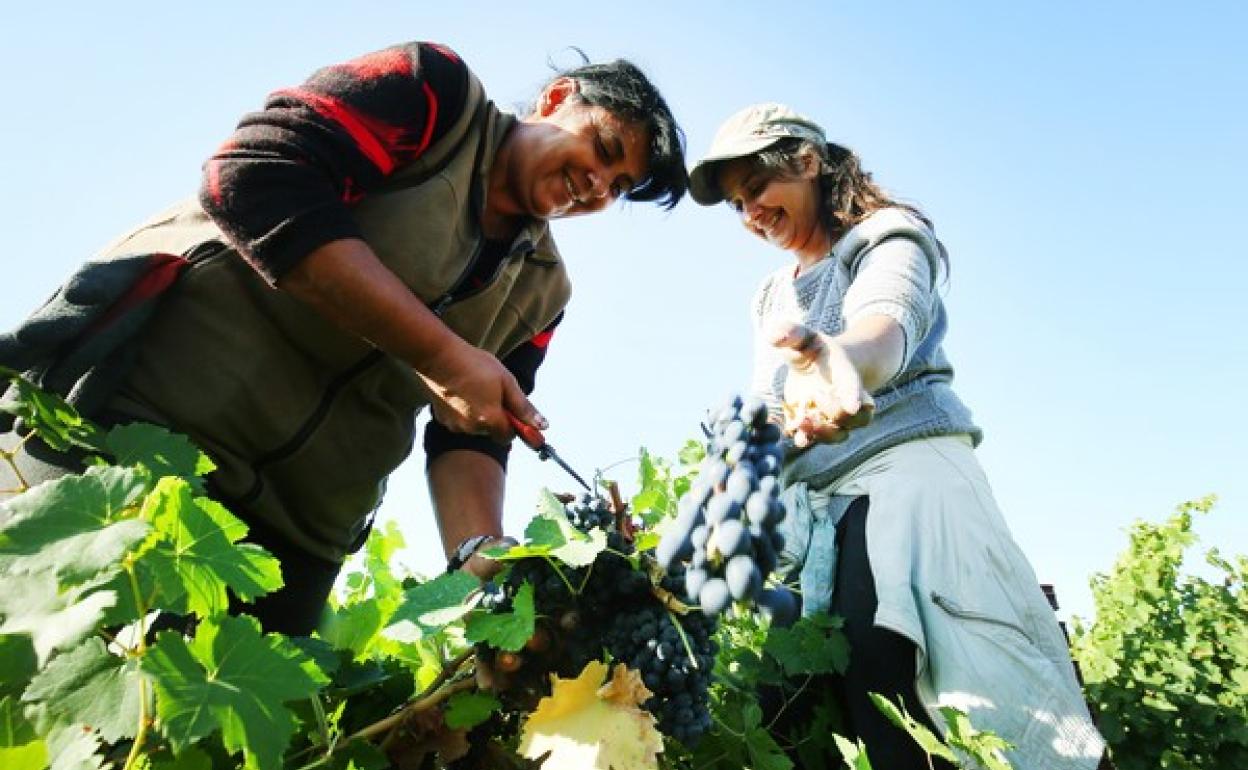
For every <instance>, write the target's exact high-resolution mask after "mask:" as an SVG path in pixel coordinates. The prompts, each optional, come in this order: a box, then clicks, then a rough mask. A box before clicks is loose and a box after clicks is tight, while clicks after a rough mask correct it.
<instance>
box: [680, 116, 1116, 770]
mask: <svg viewBox="0 0 1248 770" xmlns="http://www.w3.org/2000/svg"><path fill="white" fill-rule="evenodd" d="M690 193H691V194H692V196H693V198H694V199H695V200H696V201H698V202H699V203H701V204H703V205H710V204H714V203H718V202H721V201H726V202H727V203H728V204H729V205H730V206H731V207H732V208H733V210H734V211H736V212H737V213H738V215H739V216H740V218H741V221H742V223H743V224H744V225H745V227H746V229H747V230H749V231H750V232H751V233H753V234H755V235H757V236H758V237H761V238H763V239H764V240H766V241H768V242H769V243H772V244H773V245H775V246H777V247H778V248H780V249H783V250H785V251H787V252H788V253H789V254H790V255H791V256H792V257H793V260H792V261H791V262H789V263H788V264H786V265H785V266H784V267H782V268H781V269H779V270H777V271H775V272H774V273H772V274H771V275H769V276H768V277H767V278H765V279H764V280H763V283H762V285H761V287H760V288H759V291H758V293H757V294H756V295H755V297H754V300H753V305H752V310H753V317H754V319H753V320H754V325H755V331H756V345H755V361H754V379H753V390H754V391H755V393H756V394H757V395H758V396H760V397H761V398H763V399H765V400H766V401H767V403H768V405H769V408H770V410H771V413H772V417H773V419H774V420H775V421H777V422H782V423H783V424H784V425H785V428H786V431H787V432H788V433H789V434H790V435H791V436H792V437H793V444H794V451H793V452H792V453H791V454H790V456H789V457H788V459H787V460H786V463H785V468H784V476H783V477H784V483H785V485H786V489H785V500H786V503H787V507H788V511H789V515H788V517H787V519H786V520H785V523H784V524H783V525H782V529H784V530H785V534H786V546H785V552H786V553H785V560H786V561H787V563H788V565H789V566H790V568H791V569H793V570H794V571H797V572H798V573H799V577H798V580H799V582H800V589H801V594H802V600H803V612H804V613H805V614H811V613H815V612H823V611H831V612H833V613H835V614H838V615H841V616H842V617H843V618H844V619H845V625H844V629H845V632H846V634H847V635H848V637H849V642H850V650H851V651H850V662H849V667H848V670H847V671H846V672H845V675H844V677H843V679H842V680H841V681H840V682H839V684H838V686H837V687H836V688H834V689H836V690H837V691H838V692H839V695H840V698H841V706H842V708H843V713H844V714H845V716H846V719H847V721H848V727H849V728H850V729H851V730H852V731H853V732H854V733H856V734H857V736H858V737H860V738H862V739H863V740H864V742H865V743H866V746H867V750H868V752H869V754H870V756H871V760H872V762H873V764H874V765H875V766H876V767H886V768H889V770H909V769H910V768H914V770H920V769H921V768H923V769H925V768H928V767H929V765H928V762H927V759H926V758H925V756H924V755H923V753H922V752H921V751H920V750H919V748H918V747H917V745H915V744H914V742H913V741H911V740H910V739H909V738H908V737H906V736H905V734H904V733H902V732H901V731H900V730H899V729H897V728H895V727H893V726H892V725H891V724H889V723H888V722H887V720H885V719H884V717H883V716H882V714H881V713H880V712H879V711H878V710H877V709H876V708H875V706H874V704H873V703H872V702H871V700H870V699H869V697H868V694H869V693H872V692H876V693H880V694H882V695H884V696H886V697H888V698H890V699H892V700H894V701H897V700H899V699H900V701H901V702H902V703H903V705H904V706H905V707H906V708H907V710H908V711H909V712H910V713H911V714H913V715H914V716H916V717H917V718H920V719H922V720H924V721H925V722H926V723H927V724H929V726H932V727H933V728H935V726H937V725H940V726H943V724H944V721H943V719H942V718H941V717H940V714H939V712H938V711H937V709H938V708H939V707H941V706H954V707H957V708H959V709H961V710H963V711H965V712H967V713H968V714H969V715H970V719H971V722H972V724H974V725H975V726H976V727H978V728H980V729H987V730H992V731H994V732H996V733H997V734H998V735H1000V736H1001V737H1003V738H1005V739H1006V740H1008V741H1010V742H1011V743H1012V744H1013V745H1014V746H1015V748H1014V749H1013V750H1011V751H1009V752H1007V756H1008V758H1009V759H1010V760H1011V761H1013V762H1014V766H1015V767H1016V768H1018V769H1019V770H1055V769H1057V768H1063V769H1065V768H1069V769H1070V770H1083V769H1085V768H1087V769H1090V768H1093V767H1095V766H1096V765H1097V762H1098V760H1099V758H1100V756H1101V754H1102V752H1103V749H1104V743H1103V741H1102V739H1101V737H1100V735H1099V734H1098V733H1097V731H1096V729H1095V728H1094V727H1093V725H1092V722H1091V719H1090V717H1089V715H1088V712H1087V708H1086V706H1085V704H1084V701H1083V698H1082V695H1081V693H1080V691H1079V686H1078V683H1077V681H1076V679H1075V675H1074V670H1073V666H1072V665H1071V662H1070V656H1069V652H1068V650H1067V648H1066V644H1065V640H1064V637H1063V636H1062V633H1061V631H1060V629H1059V627H1058V625H1057V622H1056V619H1055V618H1054V617H1053V613H1052V611H1051V610H1050V608H1049V606H1048V604H1047V602H1046V600H1045V598H1044V596H1043V594H1042V592H1041V590H1040V586H1039V584H1038V583H1037V581H1036V578H1035V576H1034V574H1033V572H1032V569H1031V567H1030V565H1029V564H1028V562H1027V560H1026V558H1025V556H1024V555H1023V554H1022V552H1021V551H1020V550H1019V549H1018V547H1017V546H1016V545H1015V543H1014V541H1013V539H1012V538H1011V536H1010V533H1009V530H1008V528H1007V527H1006V524H1005V522H1004V520H1003V518H1002V516H1001V514H1000V512H999V511H998V509H997V506H996V503H995V502H994V500H993V497H992V491H991V489H990V487H989V485H988V482H987V480H986V478H985V477H984V474H983V471H982V470H981V469H980V466H979V464H978V462H977V461H976V459H975V455H974V451H973V450H974V447H975V445H977V444H978V443H979V440H980V438H981V433H980V429H979V428H978V427H977V426H976V425H975V423H974V421H973V420H972V418H971V413H970V411H969V410H968V409H967V408H966V407H965V406H964V405H963V403H962V402H961V400H959V398H958V397H957V395H956V394H955V393H954V392H953V390H952V388H951V386H950V383H951V381H952V379H953V368H952V367H951V365H950V363H949V361H948V359H947V358H946V356H945V353H944V351H943V349H942V346H941V343H942V340H943V339H944V335H945V329H946V323H947V321H946V316H945V309H944V305H943V303H942V302H941V298H940V295H939V293H938V291H937V288H938V286H939V285H940V284H941V282H942V276H943V275H944V274H945V273H946V272H947V267H948V258H947V256H946V253H945V249H944V247H943V245H942V244H941V243H940V241H938V240H937V239H936V236H935V233H934V232H933V228H932V224H931V222H930V221H929V220H928V219H927V218H926V217H925V216H924V215H923V213H922V212H921V211H920V210H919V209H917V208H916V207H914V206H912V205H909V204H906V203H902V202H899V201H897V200H895V199H894V198H892V197H891V196H890V195H889V194H888V193H887V192H885V191H884V190H883V189H882V188H881V187H880V186H879V185H877V184H876V183H875V182H874V181H873V180H872V178H871V175H870V174H868V173H867V172H865V171H863V169H862V166H861V164H860V162H859V160H858V157H857V156H856V155H855V154H854V153H853V152H852V151H850V150H849V149H847V148H845V147H842V146H840V145H837V144H833V143H831V142H828V141H827V139H826V138H825V136H824V132H823V130H822V129H821V128H820V127H819V126H818V125H817V124H815V123H813V122H812V121H810V120H809V119H807V118H804V117H802V116H801V115H799V114H797V113H795V112H794V111H793V110H791V109H789V108H788V107H785V106H783V105H779V104H761V105H755V106H752V107H749V108H747V109H745V110H742V111H741V112H739V113H737V114H736V115H734V116H732V117H731V118H729V119H728V120H727V121H726V122H725V123H724V125H723V126H721V128H720V129H719V132H718V133H717V134H716V136H715V139H714V141H713V142H712V146H711V149H710V151H709V153H708V154H707V156H706V157H705V158H704V159H703V160H702V161H700V162H699V163H698V164H697V165H696V166H695V167H694V169H693V171H692V172H691V174H690Z"/></svg>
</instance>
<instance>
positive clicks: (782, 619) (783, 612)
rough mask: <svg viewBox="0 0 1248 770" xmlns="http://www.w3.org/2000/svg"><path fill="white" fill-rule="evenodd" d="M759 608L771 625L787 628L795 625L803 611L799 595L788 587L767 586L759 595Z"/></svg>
mask: <svg viewBox="0 0 1248 770" xmlns="http://www.w3.org/2000/svg"><path fill="white" fill-rule="evenodd" d="M758 609H759V612H760V613H762V616H763V617H765V618H767V619H768V620H769V621H770V622H771V625H773V626H777V627H779V628H785V627H787V626H791V625H793V623H794V622H796V620H797V616H798V614H799V613H800V611H801V608H800V607H799V606H798V601H797V595H796V594H794V593H793V592H792V591H790V590H788V589H787V588H765V589H763V590H762V591H761V592H760V593H759V595H758Z"/></svg>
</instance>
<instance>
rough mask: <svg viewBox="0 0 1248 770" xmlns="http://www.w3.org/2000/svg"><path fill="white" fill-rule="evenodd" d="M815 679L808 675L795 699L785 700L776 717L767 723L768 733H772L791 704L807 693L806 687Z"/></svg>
mask: <svg viewBox="0 0 1248 770" xmlns="http://www.w3.org/2000/svg"><path fill="white" fill-rule="evenodd" d="M814 678H815V676H814V674H807V675H806V679H805V681H803V682H802V684H801V686H800V687H798V688H797V690H796V691H795V692H794V693H793V697H791V698H785V699H784V703H783V704H781V705H780V710H779V711H777V712H776V715H775V716H773V717H772V718H771V721H770V722H768V723H767V730H768V731H770V730H771V728H773V727H775V726H776V721H777V720H779V719H780V715H781V714H783V713H784V710H785V709H787V708H788V707H789V704H790V703H793V702H794V701H796V700H797V698H798V696H800V695H801V694H802V692H803V691H805V689H806V687H807V686H808V685H809V684H810V683H811V682H812V681H813V680H814Z"/></svg>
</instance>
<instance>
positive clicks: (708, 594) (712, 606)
mask: <svg viewBox="0 0 1248 770" xmlns="http://www.w3.org/2000/svg"><path fill="white" fill-rule="evenodd" d="M731 601H732V594H731V592H729V590H728V584H727V583H726V582H724V579H723V578H719V577H715V578H711V579H710V580H707V581H706V583H705V584H704V585H703V586H702V590H701V591H699V592H698V602H699V603H700V604H701V605H702V612H703V613H704V614H706V615H708V616H709V615H718V614H720V613H721V612H723V611H724V610H725V609H727V608H728V603H729V602H731Z"/></svg>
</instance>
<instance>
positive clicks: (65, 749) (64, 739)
mask: <svg viewBox="0 0 1248 770" xmlns="http://www.w3.org/2000/svg"><path fill="white" fill-rule="evenodd" d="M47 744H48V755H49V756H50V757H51V759H52V764H51V766H50V768H49V770H99V768H100V764H101V763H102V762H103V760H104V757H103V755H101V754H100V739H99V738H98V737H96V735H95V733H93V732H90V731H86V730H83V729H82V727H80V726H79V725H69V726H67V727H62V728H60V729H58V730H56V731H54V732H52V733H51V734H50V735H49V736H48V739H47Z"/></svg>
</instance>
